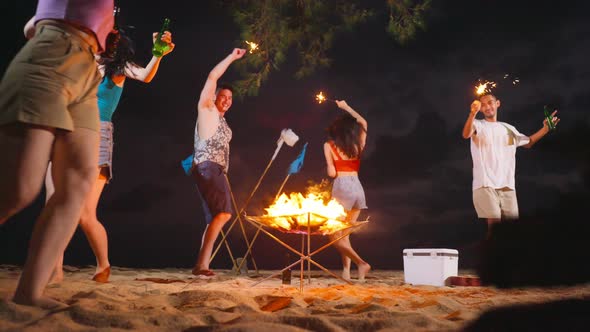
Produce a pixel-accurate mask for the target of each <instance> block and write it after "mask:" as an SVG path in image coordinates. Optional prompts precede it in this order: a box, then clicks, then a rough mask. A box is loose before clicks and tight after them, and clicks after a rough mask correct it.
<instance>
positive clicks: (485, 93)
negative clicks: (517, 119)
mask: <svg viewBox="0 0 590 332" xmlns="http://www.w3.org/2000/svg"><path fill="white" fill-rule="evenodd" d="M485 96H492V97H494V99H496V100H498V96H496V93H494V92H493V91H486V92H484V93H482V94H481V95H479V96H477V100H480V101H481V98H483V97H485Z"/></svg>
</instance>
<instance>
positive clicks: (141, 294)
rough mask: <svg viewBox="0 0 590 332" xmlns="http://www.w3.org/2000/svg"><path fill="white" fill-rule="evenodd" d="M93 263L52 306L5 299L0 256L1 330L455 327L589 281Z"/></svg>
mask: <svg viewBox="0 0 590 332" xmlns="http://www.w3.org/2000/svg"><path fill="white" fill-rule="evenodd" d="M93 272H94V268H93V267H84V268H76V267H70V266H66V273H65V279H64V281H63V282H61V283H60V284H53V285H49V286H48V288H47V290H46V294H47V295H49V296H51V297H53V298H56V299H58V300H59V301H62V302H64V303H67V304H69V307H68V308H66V309H61V310H55V311H48V310H43V309H39V308H33V307H27V306H22V305H17V304H15V303H13V302H10V301H8V300H7V299H9V298H10V296H11V293H12V292H13V291H14V289H15V287H16V283H17V280H18V277H19V274H20V267H16V266H7V265H0V330H1V331H95V330H103V331H105V330H108V331H124V330H138V331H273V332H276V331H287V332H288V331H453V330H460V329H462V328H464V327H465V326H467V325H468V324H469V323H470V322H472V321H474V320H476V319H477V318H478V317H479V316H480V315H481V314H482V313H484V312H486V311H488V310H490V309H495V308H501V307H505V306H510V305H517V304H537V303H545V302H549V301H556V300H564V299H589V298H590V284H583V285H578V286H575V287H553V288H518V289H504V290H503V289H497V288H494V287H433V286H412V285H408V284H405V283H404V282H403V280H404V279H403V272H402V271H372V272H371V273H370V275H369V277H368V278H367V280H366V282H365V283H354V284H353V285H348V284H345V283H343V282H342V281H340V280H338V279H335V278H333V277H331V276H329V275H327V274H325V273H323V272H322V271H319V270H318V271H315V270H314V271H312V274H311V283H308V282H307V280H306V283H305V285H304V289H303V292H300V290H299V271H293V278H292V284H291V285H282V283H281V279H280V278H279V277H277V278H272V279H269V280H267V281H264V282H262V283H261V284H259V285H256V286H253V287H252V284H254V283H255V282H257V281H259V280H261V279H262V277H261V276H256V275H255V273H254V272H252V271H250V273H249V274H248V276H244V275H235V274H234V273H233V272H232V271H229V270H214V272H215V273H216V274H217V275H216V276H215V277H213V278H212V279H209V280H203V279H197V278H195V277H194V276H193V275H191V274H190V270H188V269H131V268H123V267H113V269H112V274H111V279H110V282H109V283H106V284H99V283H96V282H94V281H92V280H91V277H92V273H93ZM272 272H274V271H260V275H262V276H269V275H270V274H271V273H272ZM468 274H469V271H461V272H460V275H468ZM353 278H354V275H353ZM353 281H355V280H354V279H353Z"/></svg>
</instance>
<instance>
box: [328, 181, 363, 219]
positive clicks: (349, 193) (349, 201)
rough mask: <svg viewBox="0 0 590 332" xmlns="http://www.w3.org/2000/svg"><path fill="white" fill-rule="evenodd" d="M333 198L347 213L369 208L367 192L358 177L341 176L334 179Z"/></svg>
mask: <svg viewBox="0 0 590 332" xmlns="http://www.w3.org/2000/svg"><path fill="white" fill-rule="evenodd" d="M332 198H335V199H336V200H337V201H338V203H340V205H342V207H344V210H346V211H351V210H360V209H366V208H367V202H366V201H365V191H364V190H363V185H362V184H361V181H359V178H358V177H357V176H339V177H337V178H336V179H334V183H333V184H332Z"/></svg>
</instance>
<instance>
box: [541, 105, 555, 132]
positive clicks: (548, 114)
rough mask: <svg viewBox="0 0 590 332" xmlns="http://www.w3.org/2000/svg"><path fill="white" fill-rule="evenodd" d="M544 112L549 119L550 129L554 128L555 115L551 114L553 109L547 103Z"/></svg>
mask: <svg viewBox="0 0 590 332" xmlns="http://www.w3.org/2000/svg"><path fill="white" fill-rule="evenodd" d="M543 114H544V115H545V119H547V126H548V127H549V130H554V129H555V123H553V116H552V115H551V111H550V110H549V107H548V106H547V105H545V106H544V107H543Z"/></svg>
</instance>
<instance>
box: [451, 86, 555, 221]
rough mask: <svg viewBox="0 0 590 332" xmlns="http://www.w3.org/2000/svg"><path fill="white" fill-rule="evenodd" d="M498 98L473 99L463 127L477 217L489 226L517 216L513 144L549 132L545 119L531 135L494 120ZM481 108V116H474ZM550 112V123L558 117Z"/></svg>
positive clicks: (531, 142)
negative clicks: (471, 165) (468, 153)
mask: <svg viewBox="0 0 590 332" xmlns="http://www.w3.org/2000/svg"><path fill="white" fill-rule="evenodd" d="M499 107H500V100H499V99H497V98H496V96H495V95H493V94H491V93H488V94H484V95H482V96H480V98H479V100H475V101H473V103H472V104H471V111H470V112H469V116H468V117H467V121H466V122H465V126H464V127H463V138H465V139H468V138H471V158H472V159H473V186H472V187H473V205H474V206H475V210H476V212H477V216H478V217H479V218H485V219H487V222H488V231H489V229H490V228H491V226H492V225H493V224H494V223H496V222H499V221H501V220H502V219H518V202H517V200H516V187H515V184H514V182H515V181H514V174H515V169H516V148H517V147H519V146H524V147H525V148H530V147H532V146H533V145H534V144H535V143H537V142H538V141H539V140H540V139H541V138H542V137H543V136H545V135H546V134H547V133H548V132H549V127H548V124H547V119H545V120H544V121H543V127H542V128H541V129H539V130H538V131H537V132H536V133H534V134H533V135H531V136H525V135H523V134H521V133H520V132H519V131H518V130H516V128H514V127H513V126H511V125H509V124H507V123H504V122H500V121H498V120H497V117H498V108H499ZM480 111H481V112H482V113H483V115H484V118H483V119H481V120H479V119H475V116H476V115H477V113H479V112H480ZM556 113H557V111H555V112H553V114H551V116H552V117H553V123H554V124H557V123H558V122H559V119H558V118H557V117H555V114H556Z"/></svg>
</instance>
